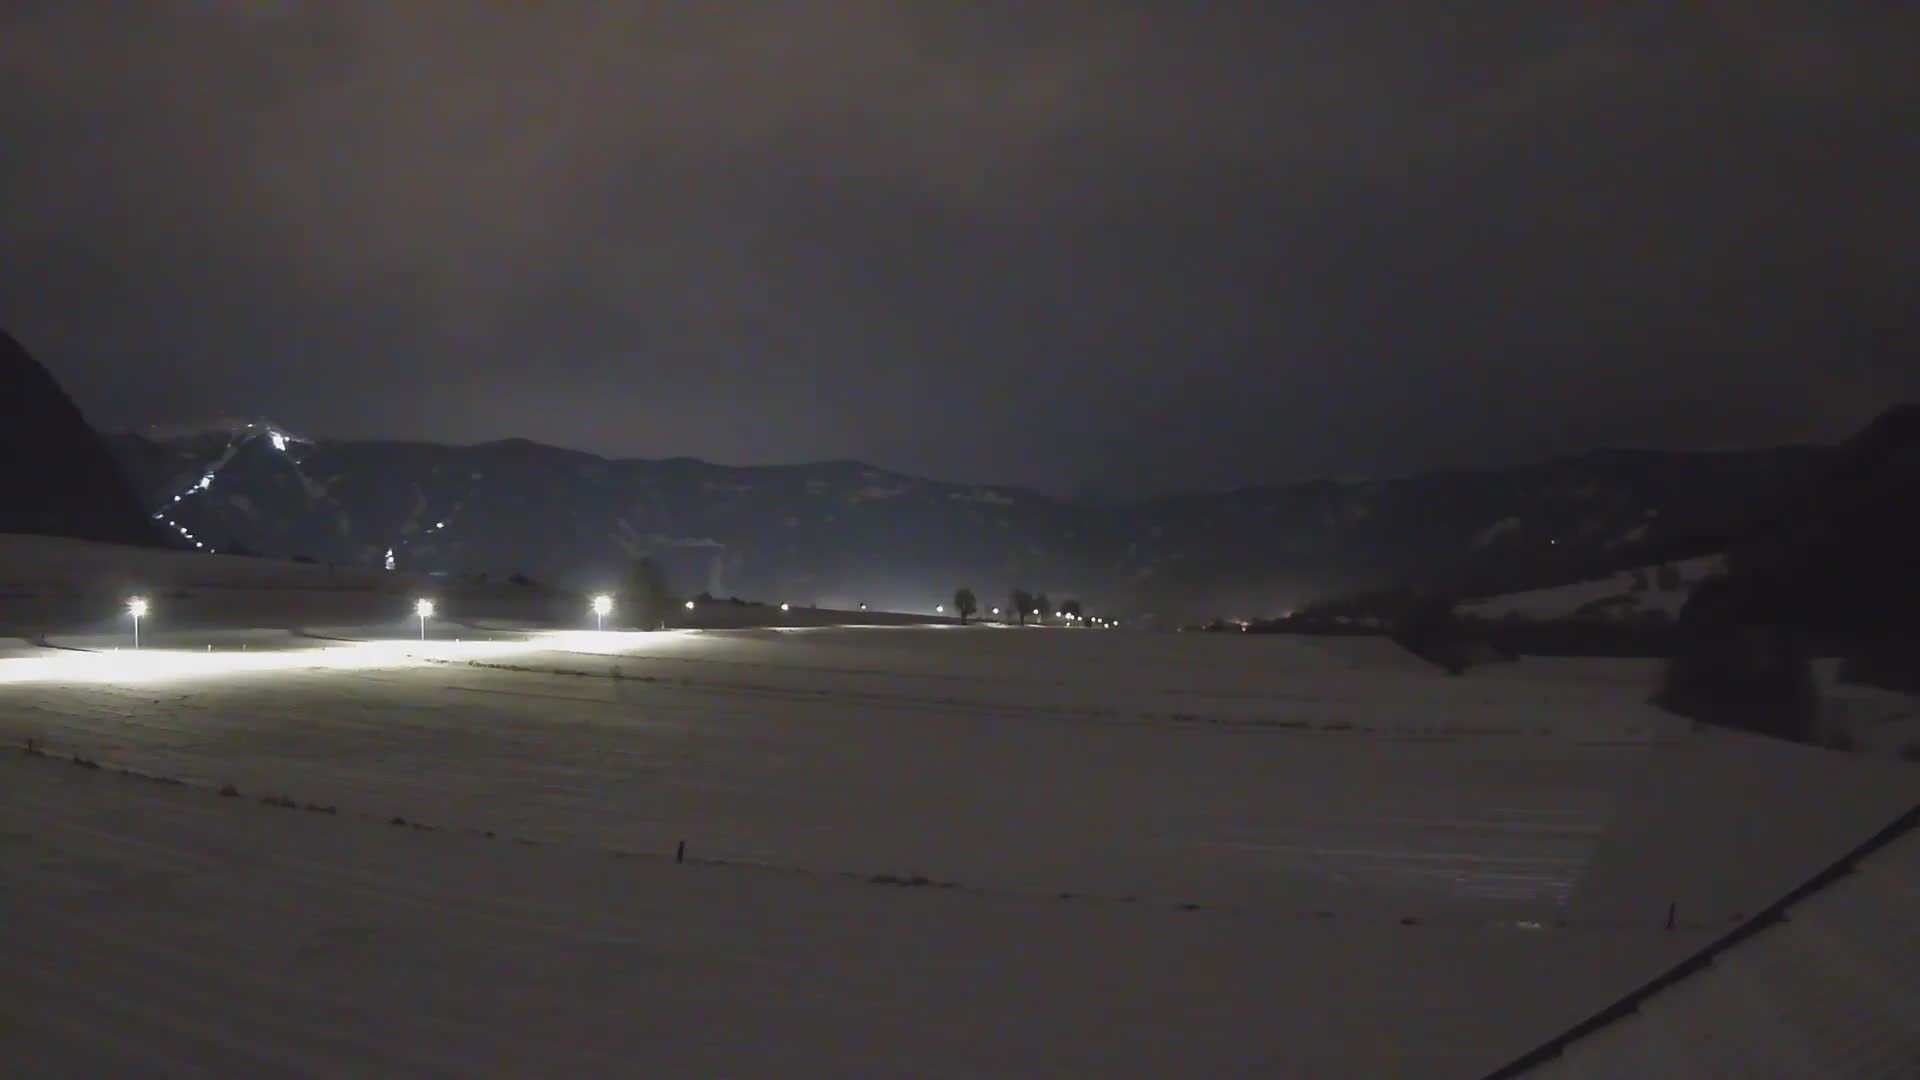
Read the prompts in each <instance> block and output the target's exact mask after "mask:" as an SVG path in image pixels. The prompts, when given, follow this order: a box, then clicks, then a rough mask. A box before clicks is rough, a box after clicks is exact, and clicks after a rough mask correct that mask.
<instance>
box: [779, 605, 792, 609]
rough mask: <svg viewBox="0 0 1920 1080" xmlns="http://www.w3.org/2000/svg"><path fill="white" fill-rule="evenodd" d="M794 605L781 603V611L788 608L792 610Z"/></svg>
mask: <svg viewBox="0 0 1920 1080" xmlns="http://www.w3.org/2000/svg"><path fill="white" fill-rule="evenodd" d="M792 607H793V605H792V604H781V605H780V610H781V611H788V610H791V609H792Z"/></svg>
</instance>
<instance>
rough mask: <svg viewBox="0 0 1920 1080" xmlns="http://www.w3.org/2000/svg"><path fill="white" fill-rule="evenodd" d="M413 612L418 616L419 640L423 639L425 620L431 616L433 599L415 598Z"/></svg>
mask: <svg viewBox="0 0 1920 1080" xmlns="http://www.w3.org/2000/svg"><path fill="white" fill-rule="evenodd" d="M413 613H414V614H415V615H418V616H419V617H420V640H421V641H425V640H427V620H428V619H430V618H432V617H433V601H431V600H424V599H422V600H415V601H414V602H413Z"/></svg>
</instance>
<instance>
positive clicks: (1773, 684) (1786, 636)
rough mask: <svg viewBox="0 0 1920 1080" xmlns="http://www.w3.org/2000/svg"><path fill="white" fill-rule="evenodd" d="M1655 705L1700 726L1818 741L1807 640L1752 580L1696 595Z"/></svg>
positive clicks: (1713, 586)
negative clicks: (1692, 720) (1712, 725)
mask: <svg viewBox="0 0 1920 1080" xmlns="http://www.w3.org/2000/svg"><path fill="white" fill-rule="evenodd" d="M1653 700H1654V702H1655V704H1658V705H1660V706H1662V707H1663V708H1666V709H1668V710H1669V711H1671V712H1674V713H1677V714H1679V715H1681V716H1685V717H1689V718H1691V719H1694V720H1697V721H1701V722H1703V723H1709V724H1718V725H1721V726H1723V727H1732V728H1740V729H1743V730H1747V731H1753V732H1757V733H1760V734H1763V735H1774V736H1777V737H1780V738H1784V739H1792V740H1794V741H1796V742H1813V741H1814V740H1815V738H1816V737H1817V735H1818V733H1819V712H1820V709H1819V694H1818V691H1817V690H1816V689H1815V687H1814V682H1813V665H1812V663H1811V662H1810V661H1809V659H1808V648H1807V642H1806V638H1805V633H1804V631H1803V630H1802V629H1801V628H1800V627H1799V626H1797V625H1796V624H1795V622H1794V621H1793V620H1792V619H1791V618H1790V617H1789V615H1788V611H1787V609H1786V607H1785V606H1784V605H1783V603H1782V602H1781V599H1780V596H1779V594H1778V592H1777V591H1776V590H1774V589H1773V588H1772V587H1771V586H1770V585H1769V583H1768V582H1766V581H1765V580H1764V579H1762V578H1758V577H1718V578H1712V579H1709V580H1708V581H1705V582H1702V583H1701V584H1700V586H1699V587H1698V588H1696V589H1695V590H1694V592H1693V595H1692V596H1691V597H1689V598H1688V600H1687V605H1686V607H1685V608H1683V609H1682V610H1681V613H1680V634H1679V640H1678V643H1677V647H1676V649H1675V651H1674V655H1673V658H1672V659H1671V660H1669V661H1668V663H1667V670H1666V673H1665V676H1664V678H1663V679H1662V683H1661V686H1660V689H1659V692H1658V693H1657V694H1656V695H1655V696H1654V699H1653Z"/></svg>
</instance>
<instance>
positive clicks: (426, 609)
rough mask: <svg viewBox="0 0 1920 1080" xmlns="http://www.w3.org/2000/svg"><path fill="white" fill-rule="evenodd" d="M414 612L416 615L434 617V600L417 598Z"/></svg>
mask: <svg viewBox="0 0 1920 1080" xmlns="http://www.w3.org/2000/svg"><path fill="white" fill-rule="evenodd" d="M413 613H414V614H415V615H418V616H420V617H421V618H423V619H430V618H432V617H433V601H431V600H415V601H414V602H413Z"/></svg>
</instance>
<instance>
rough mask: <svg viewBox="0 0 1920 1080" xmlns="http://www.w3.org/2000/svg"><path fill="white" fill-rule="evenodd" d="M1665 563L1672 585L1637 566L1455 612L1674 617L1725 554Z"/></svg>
mask: <svg viewBox="0 0 1920 1080" xmlns="http://www.w3.org/2000/svg"><path fill="white" fill-rule="evenodd" d="M1671 566H1672V569H1673V571H1674V573H1675V574H1676V575H1677V577H1678V587H1677V588H1674V589H1670V590H1663V589H1661V588H1660V587H1659V577H1660V573H1659V572H1660V566H1658V565H1654V566H1643V567H1640V568H1638V569H1636V570H1623V571H1621V572H1619V573H1617V574H1609V575H1607V576H1605V577H1598V578H1592V579H1590V580H1587V581H1576V582H1573V583H1572V584H1569V585H1558V586H1554V587H1553V588H1549V589H1531V590H1528V591H1526V592H1517V593H1506V594H1503V595H1500V596H1489V597H1485V598H1483V599H1479V600H1472V601H1469V602H1467V603H1463V604H1461V605H1460V613H1461V614H1463V615H1473V616H1477V617H1479V618H1482V619H1522V620H1531V621H1545V620H1551V619H1570V618H1575V617H1579V618H1594V619H1606V620H1611V621H1616V622H1637V621H1640V620H1642V619H1644V618H1645V617H1646V616H1648V615H1649V614H1652V613H1654V612H1658V613H1660V614H1662V615H1665V616H1667V617H1669V618H1674V619H1677V618H1679V617H1680V609H1681V608H1683V607H1685V606H1686V603H1687V596H1688V594H1690V593H1691V592H1692V591H1693V587H1694V586H1695V585H1698V584H1700V582H1702V581H1705V580H1706V579H1707V578H1710V577H1712V576H1714V575H1715V574H1720V573H1724V572H1725V570H1726V559H1725V557H1723V556H1720V555H1711V556H1707V557H1704V558H1699V559H1685V560H1682V561H1680V562H1676V563H1672V564H1671Z"/></svg>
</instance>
